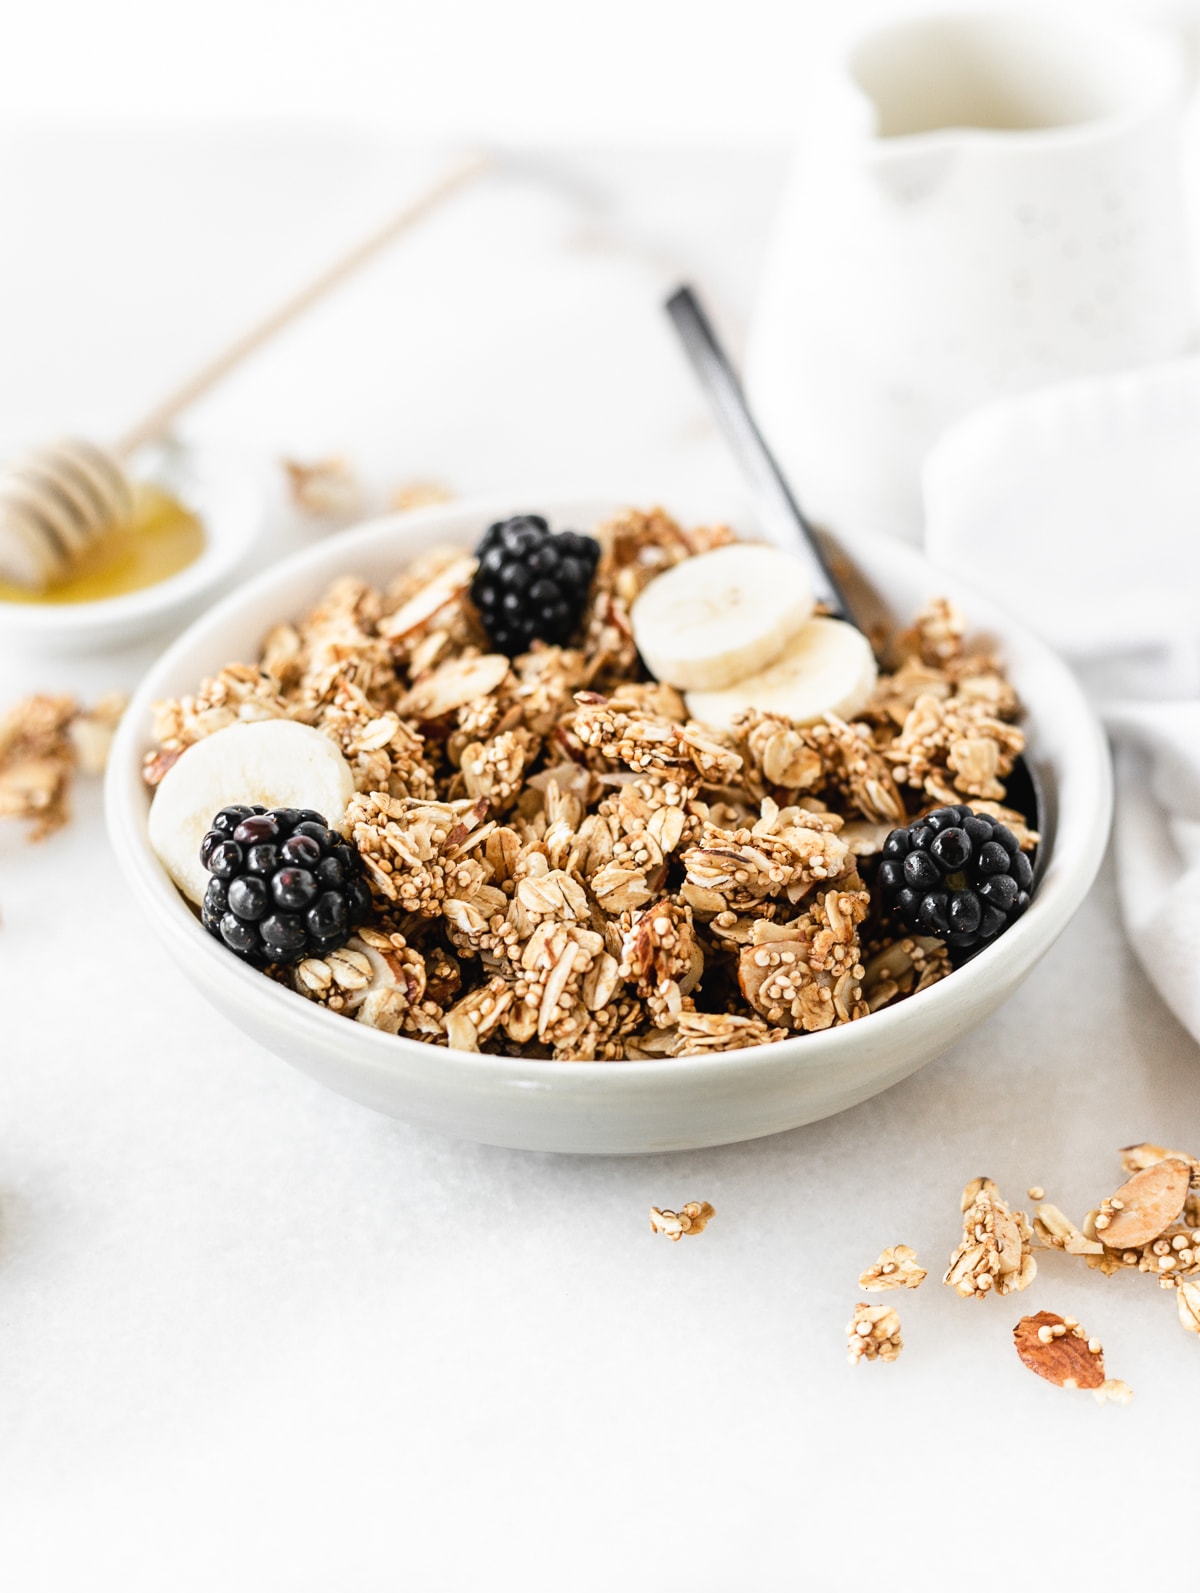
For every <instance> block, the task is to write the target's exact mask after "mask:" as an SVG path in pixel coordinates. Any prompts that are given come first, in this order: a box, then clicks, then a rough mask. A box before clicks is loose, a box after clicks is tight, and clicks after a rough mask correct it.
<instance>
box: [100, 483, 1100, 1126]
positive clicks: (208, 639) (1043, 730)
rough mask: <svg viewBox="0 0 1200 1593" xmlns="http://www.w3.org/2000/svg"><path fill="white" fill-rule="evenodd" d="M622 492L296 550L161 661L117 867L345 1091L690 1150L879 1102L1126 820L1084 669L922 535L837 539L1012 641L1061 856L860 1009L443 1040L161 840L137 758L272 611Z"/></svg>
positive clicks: (1051, 918)
mask: <svg viewBox="0 0 1200 1593" xmlns="http://www.w3.org/2000/svg"><path fill="white" fill-rule="evenodd" d="M613 507H614V505H613V504H612V503H601V502H597V501H594V500H588V501H584V500H577V499H561V498H553V497H538V496H526V497H520V498H513V497H506V498H499V497H495V498H491V499H486V500H476V501H472V502H465V503H453V504H447V505H443V506H440V507H438V508H434V509H429V510H426V511H423V512H416V513H410V514H405V515H392V516H388V517H387V518H385V519H381V520H375V521H372V522H370V523H369V524H367V525H364V526H360V527H358V528H357V529H356V530H352V531H347V532H344V533H343V534H342V535H341V536H338V537H335V538H332V539H330V540H329V541H326V542H323V543H321V544H320V545H319V546H317V547H314V548H311V549H309V550H308V551H306V552H304V553H300V554H297V555H296V556H295V557H293V558H291V559H288V560H287V561H286V562H285V563H283V564H281V565H279V566H278V567H276V568H275V569H272V570H269V571H267V572H266V573H265V574H263V575H261V576H259V577H257V578H256V579H255V580H253V581H250V582H249V583H247V584H246V585H245V586H243V587H242V588H241V589H240V590H239V591H237V592H235V593H234V594H233V595H232V596H231V597H229V598H227V599H226V600H225V601H224V602H223V603H221V604H219V605H218V606H217V607H216V608H214V609H213V610H212V611H211V612H209V613H208V614H206V615H205V616H204V617H203V618H202V619H200V620H198V621H197V622H196V623H195V624H194V625H193V626H192V627H191V628H190V629H189V630H188V631H187V632H185V634H184V635H183V636H181V637H180V638H179V640H178V641H177V642H176V643H175V645H174V646H173V647H172V648H171V649H170V650H169V651H168V652H167V653H166V654H165V655H164V656H163V657H162V658H161V659H159V661H158V662H157V663H156V664H155V665H154V667H153V668H152V669H151V670H150V672H149V674H148V675H147V676H146V678H145V679H144V680H143V682H142V684H141V686H140V687H139V689H138V691H137V693H136V694H135V696H134V699H133V702H132V703H131V705H130V709H129V712H128V713H127V714H126V716H125V719H124V721H123V723H122V725H121V728H120V730H119V732H118V735H117V739H116V743H115V745H114V747H113V751H112V756H111V758H110V761H109V768H108V778H107V789H106V801H107V809H108V823H109V833H110V835H111V837H112V843H113V846H114V848H115V850H116V854H117V858H118V860H119V863H120V866H121V868H122V870H123V871H124V873H125V876H126V878H127V880H128V881H129V884H130V886H131V888H132V889H133V891H134V893H135V895H136V896H137V899H138V900H139V901H140V902H141V904H142V906H143V908H144V910H145V912H146V916H147V920H148V926H149V928H150V929H151V931H152V932H153V933H154V934H156V935H158V936H159V937H161V939H162V941H163V942H164V944H165V945H166V946H167V947H168V949H169V950H170V952H171V954H172V955H173V956H174V957H175V959H176V960H177V961H178V962H179V964H180V966H181V968H182V969H183V971H184V973H185V975H186V976H187V977H188V978H189V979H190V980H191V981H192V983H193V984H194V985H195V986H196V987H197V989H198V990H200V991H201V993H202V994H204V995H205V996H206V997H207V998H208V999H209V1000H210V1001H212V1002H213V1003H214V1004H215V1005H216V1006H217V1007H218V1008H219V1010H220V1011H221V1012H222V1013H223V1014H224V1015H225V1016H226V1017H227V1018H229V1019H231V1020H232V1022H233V1023H235V1024H236V1025H237V1026H238V1027H239V1028H240V1029H243V1030H245V1032H246V1033H248V1034H250V1035H252V1036H254V1038H256V1039H258V1040H260V1041H261V1042H262V1043H263V1045H265V1046H266V1047H267V1048H268V1049H269V1050H272V1051H274V1052H275V1053H276V1054H277V1055H278V1056H281V1057H283V1058H284V1059H285V1060H287V1061H288V1062H291V1063H292V1064H293V1065H294V1066H295V1067H298V1068H300V1069H302V1070H303V1071H304V1072H306V1073H308V1074H310V1075H312V1077H314V1078H317V1079H319V1080H320V1081H321V1082H322V1083H324V1084H326V1085H328V1086H329V1088H331V1089H333V1090H337V1091H339V1092H340V1093H341V1094H343V1095H348V1096H350V1097H351V1098H352V1099H354V1100H357V1101H361V1102H364V1103H365V1104H366V1105H368V1106H372V1107H374V1108H376V1109H377V1110H378V1111H382V1112H386V1113H389V1114H390V1115H392V1116H395V1117H400V1118H404V1119H405V1120H406V1121H409V1122H412V1123H417V1124H420V1125H422V1126H424V1127H429V1128H435V1129H438V1130H440V1131H441V1132H443V1133H447V1134H452V1135H456V1136H459V1137H462V1138H466V1139H475V1140H482V1141H484V1142H486V1143H489V1144H494V1145H507V1146H512V1147H515V1148H519V1149H529V1150H554V1151H569V1152H586V1153H596V1154H631V1153H637V1152H648V1151H663V1150H682V1149H692V1148H695V1147H698V1146H702V1145H719V1144H727V1143H730V1142H733V1141H736V1140H743V1139H753V1138H756V1137H757V1136H760V1135H764V1134H773V1133H777V1132H779V1131H780V1130H783V1129H788V1128H795V1127H797V1126H798V1125H800V1124H801V1123H808V1122H812V1121H814V1120H815V1119H817V1118H821V1117H827V1116H829V1115H830V1114H831V1113H833V1112H838V1111H841V1110H843V1109H844V1108H845V1107H848V1106H853V1105H855V1104H856V1103H857V1102H859V1101H864V1100H867V1099H868V1098H869V1097H870V1096H872V1095H875V1094H877V1093H878V1092H879V1091H880V1090H884V1089H887V1088H888V1086H889V1085H891V1084H895V1083H896V1082H897V1081H898V1080H900V1079H903V1078H905V1077H906V1076H907V1075H908V1074H910V1073H913V1072H915V1071H916V1069H917V1068H919V1067H922V1066H923V1065H924V1064H925V1063H926V1062H930V1061H932V1060H933V1059H934V1058H935V1057H937V1056H939V1055H940V1054H941V1053H942V1052H943V1051H945V1050H947V1049H948V1047H950V1046H951V1045H953V1044H954V1043H955V1042H956V1041H957V1040H960V1039H961V1038H962V1037H963V1035H965V1034H966V1033H967V1032H968V1031H969V1030H970V1029H971V1028H973V1027H974V1026H975V1025H976V1024H977V1023H979V1022H981V1021H982V1020H983V1019H984V1018H986V1017H987V1016H988V1014H989V1013H990V1012H992V1011H994V1009H995V1008H996V1007H998V1006H999V1005H1000V1003H1001V1002H1002V1001H1004V1000H1005V998H1006V997H1007V996H1009V995H1011V993H1012V992H1013V991H1014V990H1015V989H1016V987H1017V986H1018V985H1019V984H1020V983H1021V981H1022V980H1023V979H1024V978H1025V976H1026V975H1027V974H1028V973H1029V972H1030V970H1031V969H1032V968H1033V967H1034V966H1035V965H1036V964H1037V962H1038V961H1039V960H1040V959H1041V957H1042V956H1043V955H1044V954H1045V952H1046V951H1047V950H1048V948H1049V947H1050V945H1051V944H1052V943H1053V942H1054V940H1055V939H1056V938H1057V937H1058V935H1059V934H1060V933H1061V931H1062V930H1063V928H1064V927H1065V926H1066V924H1067V923H1068V921H1069V920H1070V918H1071V916H1072V915H1073V914H1074V912H1075V910H1076V908H1077V907H1078V906H1079V904H1080V902H1082V900H1083V898H1084V896H1085V895H1086V894H1087V891H1088V888H1089V887H1090V885H1091V883H1092V880H1093V878H1094V876H1095V873H1096V869H1097V867H1098V865H1099V859H1100V857H1101V855H1102V853H1103V851H1104V843H1105V840H1106V837H1107V835H1108V827H1109V820H1110V816H1111V807H1112V778H1111V771H1110V766H1109V757H1108V747H1107V744H1106V742H1105V739H1104V736H1103V733H1102V731H1101V729H1100V727H1099V725H1098V723H1097V721H1096V719H1095V717H1094V715H1093V713H1092V711H1091V709H1090V708H1089V706H1088V704H1087V702H1086V700H1085V699H1084V697H1083V695H1082V693H1081V692H1080V690H1079V687H1078V686H1077V685H1076V683H1075V680H1074V678H1073V677H1072V675H1071V674H1070V672H1069V671H1068V670H1067V668H1066V667H1065V666H1064V665H1063V664H1062V663H1061V662H1060V661H1059V660H1058V659H1057V658H1056V657H1055V655H1054V654H1053V653H1052V652H1051V651H1050V650H1049V649H1048V648H1047V647H1046V646H1045V644H1044V643H1042V642H1040V641H1038V640H1037V639H1036V637H1034V636H1033V635H1032V634H1031V633H1030V632H1029V631H1027V630H1026V629H1024V627H1023V626H1021V625H1019V624H1018V623H1016V622H1015V621H1013V620H1011V619H1009V618H1008V617H1007V616H1005V615H1004V614H1003V613H1002V612H1001V611H1000V610H999V609H997V608H996V607H995V606H994V605H993V604H992V603H990V602H988V601H987V600H986V599H985V598H983V597H981V596H978V595H977V594H976V593H975V592H974V591H972V590H971V589H970V588H968V587H966V586H964V584H963V583H962V582H960V581H958V580H956V579H953V578H951V577H949V576H947V575H945V574H944V573H943V572H941V571H939V570H937V569H935V568H934V567H933V566H932V565H931V564H929V563H928V561H927V560H925V559H924V558H922V557H921V556H920V555H919V554H917V553H915V552H913V551H912V550H911V549H909V548H906V547H903V546H900V545H899V544H897V543H894V542H891V541H887V540H883V539H878V538H874V537H867V536H845V537H843V538H840V539H839V547H840V549H841V551H842V552H843V553H844V554H845V555H846V556H847V558H848V559H849V561H850V563H851V564H852V565H853V566H855V567H856V568H857V570H859V571H861V572H864V573H866V575H867V579H868V581H869V588H870V590H869V592H867V593H866V594H865V595H864V594H859V595H858V601H859V602H860V603H861V604H862V608H861V610H860V612H862V613H863V616H864V618H865V619H871V618H873V617H876V616H878V615H880V614H881V613H884V612H887V613H890V616H891V622H892V623H904V622H906V621H907V620H909V619H910V618H911V617H912V615H913V614H914V613H915V611H916V610H917V609H918V608H919V607H920V605H921V604H922V603H923V602H924V600H925V599H926V598H928V597H931V596H934V595H936V594H939V593H944V594H946V595H948V596H950V597H951V598H953V599H955V600H956V601H958V602H960V603H961V604H962V606H963V608H964V609H965V611H966V613H967V615H968V616H969V619H970V622H971V628H972V630H973V631H974V632H976V633H987V634H990V635H992V636H993V637H994V638H995V639H996V641H997V642H998V644H999V646H1000V648H1001V650H1002V652H1003V655H1004V658H1005V661H1006V663H1007V665H1008V668H1009V671H1010V673H1011V676H1012V679H1013V681H1014V683H1015V685H1016V687H1017V689H1018V691H1019V692H1020V694H1021V698H1022V701H1023V702H1024V704H1025V707H1026V724H1027V728H1028V730H1029V734H1030V754H1029V755H1030V758H1031V760H1032V761H1033V762H1034V763H1036V765H1037V768H1038V772H1039V774H1040V775H1041V777H1042V781H1043V784H1044V787H1045V792H1046V798H1047V801H1046V806H1047V809H1048V812H1047V813H1046V815H1045V817H1044V823H1043V829H1044V833H1045V836H1046V840H1045V843H1044V844H1045V846H1046V848H1047V862H1046V867H1045V871H1044V873H1043V876H1042V879H1041V883H1040V885H1039V888H1038V891H1037V894H1036V896H1035V898H1034V901H1033V904H1032V905H1031V907H1030V908H1029V910H1028V912H1027V913H1026V914H1025V915H1024V917H1022V918H1021V919H1019V920H1018V921H1017V923H1016V924H1014V925H1013V927H1012V928H1011V929H1010V930H1008V931H1007V932H1006V933H1005V935H1004V936H1003V937H1002V938H1001V939H1000V940H998V941H997V942H996V943H995V944H994V945H992V946H990V947H988V948H987V950H986V951H984V952H982V953H981V954H980V955H979V956H978V957H976V958H974V959H973V961H971V962H969V963H968V964H967V965H966V966H965V967H963V968H960V969H959V970H958V971H957V972H956V973H954V974H953V975H951V977H949V978H948V979H945V980H943V981H942V982H941V983H940V984H937V985H934V986H932V987H931V988H930V989H928V990H925V991H923V992H922V993H921V994H920V995H916V996H911V997H909V999H908V1000H905V1001H900V1002H898V1003H897V1004H896V1005H895V1006H894V1007H891V1008H886V1009H884V1010H883V1011H882V1012H877V1013H874V1014H873V1015H872V1016H871V1017H869V1018H865V1019H863V1020H861V1021H860V1022H858V1023H853V1024H849V1025H846V1026H845V1027H842V1028H836V1029H829V1030H826V1031H825V1032H824V1033H822V1034H811V1035H803V1036H797V1037H796V1038H795V1039H789V1040H785V1041H781V1042H780V1043H779V1044H776V1045H769V1046H761V1047H758V1048H756V1049H751V1050H743V1051H731V1052H727V1053H725V1054H724V1055H719V1056H709V1057H689V1058H680V1059H678V1060H672V1061H663V1062H616V1063H603V1062H547V1061H541V1060H536V1059H522V1058H514V1057H501V1056H484V1055H476V1054H473V1053H467V1052H459V1051H447V1050H444V1049H442V1048H440V1047H434V1046H428V1045H422V1044H420V1043H418V1042H415V1041H411V1040H406V1039H401V1038H398V1037H397V1036H394V1035H389V1034H383V1033H380V1032H379V1031H377V1030H374V1029H369V1028H365V1027H363V1026H361V1025H359V1024H355V1023H352V1022H350V1021H349V1020H348V1019H346V1018H343V1017H339V1016H337V1015H336V1014H335V1013H330V1012H327V1011H324V1010H322V1009H321V1008H318V1007H315V1006H313V1005H311V1004H310V1003H308V1002H306V1001H305V1000H304V999H303V997H301V996H298V995H295V994H294V993H293V992H291V991H289V990H285V989H284V988H283V987H282V986H280V985H277V984H274V983H273V982H272V981H270V980H268V979H265V978H264V977H263V976H262V975H261V974H260V973H256V972H255V971H254V970H252V969H250V968H248V967H246V966H245V964H243V963H241V962H239V961H238V960H237V958H235V957H233V956H231V955H230V953H229V952H228V951H226V950H225V948H224V947H223V946H221V945H220V944H218V942H217V941H215V940H213V939H212V937H211V936H209V935H208V934H206V933H205V931H204V930H203V928H202V927H201V925H200V922H199V920H198V919H197V918H196V917H195V916H194V915H193V913H192V911H191V909H190V908H189V907H188V905H187V903H186V902H185V901H184V900H183V898H182V897H181V896H180V895H179V893H178V892H177V891H176V889H175V887H174V886H173V885H172V883H171V881H170V880H169V878H168V877H167V875H166V873H165V872H164V871H163V869H162V867H161V866H160V864H159V862H158V860H157V858H156V857H155V855H154V853H153V852H152V851H151V849H150V844H149V841H148V839H147V834H146V815H147V812H148V809H149V796H148V793H147V791H146V789H145V787H144V785H143V783H142V779H141V764H142V758H143V755H144V754H145V752H146V751H147V750H149V748H150V746H151V736H150V715H151V708H152V705H153V704H154V702H155V701H157V700H158V699H160V698H164V697H171V696H175V695H177V694H179V693H182V692H187V691H191V690H192V689H194V687H195V686H196V684H197V682H198V681H199V680H200V679H201V678H202V677H203V676H205V675H208V674H212V673H214V672H215V671H216V670H218V669H220V668H221V666H222V665H224V664H226V663H228V662H230V661H233V660H246V661H249V660H253V659H254V658H255V657H256V656H257V653H258V648H259V646H260V644H261V641H262V637H263V635H264V634H265V632H266V631H267V630H268V629H269V627H270V626H271V625H272V624H274V623H275V622H276V621H278V620H281V619H285V618H287V617H289V616H294V615H296V614H298V613H300V612H302V611H303V610H304V609H305V608H306V607H308V606H309V605H310V604H312V603H313V602H314V601H315V600H316V598H317V597H318V596H319V595H320V593H321V592H322V591H323V590H324V588H325V586H326V585H327V584H328V583H329V582H330V581H331V580H333V579H334V578H335V577H336V576H339V575H343V574H355V575H359V576H361V577H363V578H365V579H366V580H369V581H375V582H383V581H384V580H386V579H388V578H389V577H391V576H392V575H394V574H395V573H396V572H397V571H398V570H399V569H400V568H402V566H403V565H404V564H405V563H406V562H407V561H408V560H409V559H411V558H412V557H413V556H414V555H415V554H416V553H417V552H418V551H420V550H421V549H422V548H425V547H428V546H430V545H431V544H433V543H437V542H454V543H459V544H462V545H465V546H471V545H473V544H474V543H475V542H476V541H477V540H478V538H479V536H480V534H481V533H482V531H483V529H484V528H485V527H486V526H487V525H488V524H489V523H490V522H491V521H493V520H496V519H500V518H502V517H504V516H507V515H509V514H513V513H517V512H521V511H529V510H534V509H536V510H537V511H539V512H541V513H544V514H546V515H548V516H549V517H550V519H551V521H552V523H553V524H554V525H556V526H572V527H575V528H577V529H580V530H585V529H587V528H589V527H591V526H593V525H595V524H596V522H597V521H598V520H599V519H601V518H602V517H603V516H605V515H606V514H609V513H611V512H612V510H613ZM743 529H744V530H745V531H746V533H747V534H751V533H752V528H751V527H750V526H746V527H744V528H743ZM881 597H882V599H883V602H882V604H881V601H880V598H881ZM872 611H873V612H872Z"/></svg>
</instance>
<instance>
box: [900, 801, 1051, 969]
mask: <svg viewBox="0 0 1200 1593" xmlns="http://www.w3.org/2000/svg"><path fill="white" fill-rule="evenodd" d="M878 880H879V886H880V889H881V890H882V892H883V897H884V901H885V902H886V903H887V905H888V907H889V908H891V910H892V911H893V912H894V913H895V914H896V916H897V917H898V918H900V919H901V920H902V922H903V923H904V924H905V926H906V927H907V928H908V929H911V930H912V931H913V932H914V933H915V934H920V935H936V936H937V937H938V938H939V939H940V940H944V941H945V942H946V944H947V945H948V946H958V947H962V948H964V949H965V948H967V947H972V946H980V945H983V944H984V943H986V942H987V941H989V940H994V939H995V938H996V936H997V935H1000V934H1003V932H1004V931H1005V930H1006V929H1007V928H1008V926H1009V925H1010V924H1011V923H1012V922H1013V920H1014V919H1016V918H1019V917H1020V916H1021V914H1022V913H1023V912H1024V911H1025V909H1026V908H1027V907H1028V906H1029V893H1030V888H1031V887H1032V885H1033V868H1032V865H1031V864H1030V861H1029V859H1028V858H1027V857H1026V856H1025V854H1024V852H1022V850H1021V848H1020V846H1019V845H1018V844H1017V838H1016V836H1015V835H1014V834H1013V833H1012V831H1011V830H1010V829H1008V828H1007V827H1006V826H1005V825H1003V824H1000V823H999V822H998V821H997V820H996V819H993V818H991V817H990V816H989V815H988V814H986V813H976V812H975V810H974V809H973V808H970V807H966V806H965V805H964V806H961V807H945V808H937V809H935V810H934V812H932V813H927V814H926V815H925V817H924V818H922V819H917V820H916V821H915V822H914V823H912V824H909V825H907V826H906V827H905V828H904V829H902V830H893V831H892V833H891V834H890V835H889V836H888V838H887V840H886V841H885V842H884V843H883V861H882V862H881V863H880V865H879V874H878Z"/></svg>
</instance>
